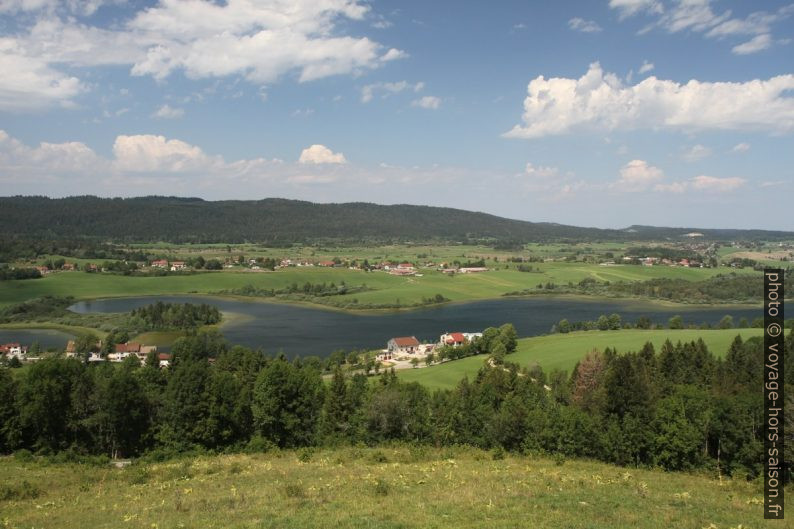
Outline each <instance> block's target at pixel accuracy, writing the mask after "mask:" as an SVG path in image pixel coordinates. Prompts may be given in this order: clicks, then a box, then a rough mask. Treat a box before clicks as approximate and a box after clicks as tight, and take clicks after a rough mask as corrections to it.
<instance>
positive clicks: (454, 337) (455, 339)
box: [447, 332, 466, 343]
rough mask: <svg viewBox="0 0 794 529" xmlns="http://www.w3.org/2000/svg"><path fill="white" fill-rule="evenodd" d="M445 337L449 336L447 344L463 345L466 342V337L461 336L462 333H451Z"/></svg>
mask: <svg viewBox="0 0 794 529" xmlns="http://www.w3.org/2000/svg"><path fill="white" fill-rule="evenodd" d="M447 336H449V338H447V343H463V342H465V341H466V337H465V336H463V333H462V332H451V333H449V334H448V335H447ZM450 340H451V341H450Z"/></svg>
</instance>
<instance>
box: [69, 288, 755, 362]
mask: <svg viewBox="0 0 794 529" xmlns="http://www.w3.org/2000/svg"><path fill="white" fill-rule="evenodd" d="M156 301H163V302H167V303H209V304H211V305H214V306H216V307H217V308H218V309H219V310H221V311H222V312H226V313H234V314H240V315H243V317H241V318H230V319H229V323H227V324H224V325H223V326H222V328H221V330H222V332H223V334H224V336H225V337H226V339H227V340H229V342H231V343H233V344H241V345H245V346H248V347H251V348H254V349H257V348H259V349H262V350H263V351H264V352H266V353H277V352H280V351H283V352H284V353H285V354H287V355H288V356H296V355H300V356H309V355H318V356H326V355H328V354H329V353H330V352H331V351H334V350H337V349H344V350H348V351H349V350H351V349H374V348H383V347H385V346H386V342H387V340H388V339H389V338H391V337H394V336H416V337H417V338H418V339H419V340H420V341H432V342H435V341H438V337H439V336H440V335H441V334H442V333H445V332H455V331H460V332H479V331H482V330H483V329H484V328H486V327H491V326H498V325H501V324H503V323H508V322H509V323H512V324H514V325H515V327H516V330H517V331H518V335H519V336H536V335H540V334H544V333H547V332H549V329H550V328H551V326H552V325H554V324H555V323H557V322H558V321H560V320H561V319H563V318H567V319H568V320H569V321H571V322H576V321H584V320H595V319H597V318H598V316H599V315H601V314H607V315H609V314H611V313H613V312H616V313H618V314H620V315H621V316H622V317H623V319H624V320H627V321H631V322H634V321H636V320H637V318H639V317H640V316H647V317H648V318H650V319H651V321H653V322H656V323H663V324H666V323H667V320H668V319H669V318H670V317H672V316H674V315H676V314H678V315H681V316H682V317H683V318H684V321H685V322H687V323H689V322H692V323H698V324H699V323H703V322H707V323H709V324H715V323H717V322H718V321H719V320H720V319H721V318H722V317H723V316H725V315H726V314H730V315H732V316H733V318H734V320H735V322H736V323H738V321H739V319H740V318H742V317H745V318H747V319H748V320H752V319H753V318H756V317H758V316H761V314H762V309H761V308H760V307H759V308H758V309H752V308H750V309H747V308H741V309H737V308H733V307H716V308H715V307H707V308H697V307H685V308H680V307H679V308H669V307H665V306H662V305H653V304H649V303H643V302H636V301H620V300H608V301H605V300H597V301H591V300H583V299H579V298H577V299H572V298H548V297H544V298H505V299H497V300H486V301H476V302H472V303H453V304H446V305H441V306H438V307H433V308H427V309H421V310H413V311H405V312H388V313H383V314H377V315H369V314H367V315H364V314H351V313H346V312H337V311H329V310H323V309H314V308H310V307H305V306H296V305H284V304H278V303H265V302H258V301H250V302H249V301H244V300H231V299H222V298H216V297H207V296H146V297H136V298H114V299H100V300H93V301H81V302H79V303H76V304H74V305H72V306H71V307H69V308H70V310H73V311H74V312H78V313H89V312H126V311H129V310H132V309H135V308H138V307H142V306H145V305H148V304H151V303H154V302H156Z"/></svg>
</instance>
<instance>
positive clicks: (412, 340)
mask: <svg viewBox="0 0 794 529" xmlns="http://www.w3.org/2000/svg"><path fill="white" fill-rule="evenodd" d="M419 345H420V344H419V340H417V339H416V336H400V337H398V338H392V339H391V340H389V341H388V342H387V343H386V349H388V351H389V353H391V354H393V355H394V354H412V353H415V352H417V351H418V350H419Z"/></svg>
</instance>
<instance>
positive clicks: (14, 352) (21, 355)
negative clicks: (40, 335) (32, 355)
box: [0, 343, 28, 360]
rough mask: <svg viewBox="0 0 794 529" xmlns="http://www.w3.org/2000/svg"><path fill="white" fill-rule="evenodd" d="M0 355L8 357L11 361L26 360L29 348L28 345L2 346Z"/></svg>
mask: <svg viewBox="0 0 794 529" xmlns="http://www.w3.org/2000/svg"><path fill="white" fill-rule="evenodd" d="M0 354H4V355H6V356H7V357H8V359H9V360H10V359H12V358H16V359H17V360H24V359H25V355H27V354H28V348H27V346H26V345H20V344H18V343H7V344H3V345H0Z"/></svg>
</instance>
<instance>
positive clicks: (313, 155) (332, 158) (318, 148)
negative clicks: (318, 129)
mask: <svg viewBox="0 0 794 529" xmlns="http://www.w3.org/2000/svg"><path fill="white" fill-rule="evenodd" d="M298 163H303V164H343V163H347V160H346V159H345V155H344V154H342V153H341V152H338V153H335V152H333V151H332V150H331V149H329V148H328V147H326V146H325V145H319V144H314V145H312V146H310V147H307V148H305V149H303V151H301V155H300V158H298Z"/></svg>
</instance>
